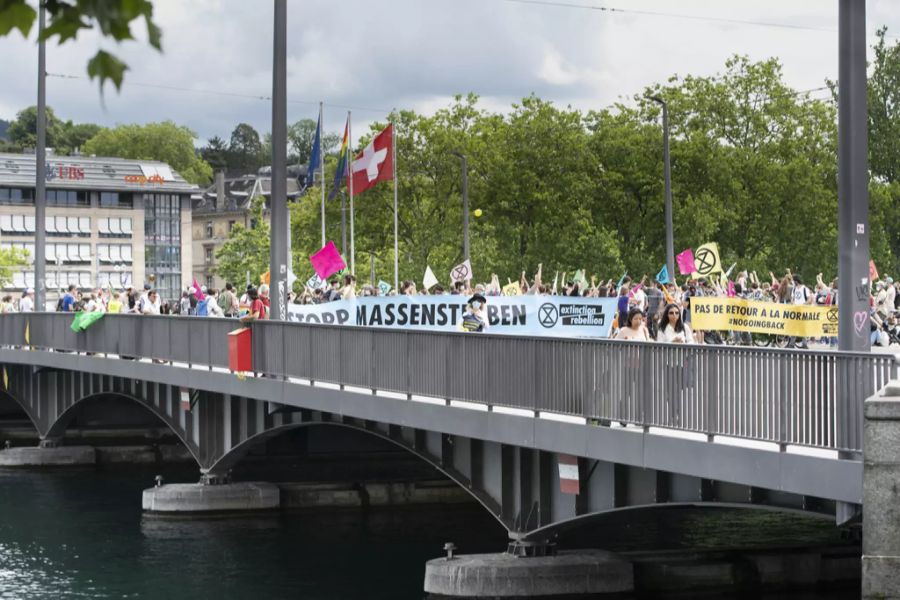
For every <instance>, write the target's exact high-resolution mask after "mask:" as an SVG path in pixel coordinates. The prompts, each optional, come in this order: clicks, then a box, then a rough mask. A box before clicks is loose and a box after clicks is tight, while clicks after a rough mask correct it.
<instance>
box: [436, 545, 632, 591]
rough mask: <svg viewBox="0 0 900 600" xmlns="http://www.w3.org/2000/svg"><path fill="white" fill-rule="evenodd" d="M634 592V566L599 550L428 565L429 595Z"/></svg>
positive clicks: (478, 557) (442, 560)
mask: <svg viewBox="0 0 900 600" xmlns="http://www.w3.org/2000/svg"><path fill="white" fill-rule="evenodd" d="M633 589H634V575H633V572H632V566H631V563H629V562H626V561H624V560H622V559H621V558H619V557H618V556H616V555H615V554H612V553H611V552H603V551H600V550H580V551H576V552H565V553H560V554H559V555H557V556H545V557H531V558H516V557H514V556H511V555H509V554H505V553H503V554H472V555H463V556H459V557H456V558H453V559H450V560H448V559H446V558H437V559H434V560H430V561H428V562H427V563H426V565H425V591H426V592H428V593H431V594H437V595H439V596H457V597H465V598H481V597H496V598H514V597H529V596H532V597H533V596H560V595H576V594H618V593H622V592H631V591H632V590H633Z"/></svg>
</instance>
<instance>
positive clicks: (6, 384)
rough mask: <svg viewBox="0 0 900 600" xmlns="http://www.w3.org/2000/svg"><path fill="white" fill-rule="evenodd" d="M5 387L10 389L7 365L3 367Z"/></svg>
mask: <svg viewBox="0 0 900 600" xmlns="http://www.w3.org/2000/svg"><path fill="white" fill-rule="evenodd" d="M3 389H4V390H9V375H7V373H6V367H3Z"/></svg>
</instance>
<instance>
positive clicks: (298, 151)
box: [287, 119, 341, 165]
mask: <svg viewBox="0 0 900 600" xmlns="http://www.w3.org/2000/svg"><path fill="white" fill-rule="evenodd" d="M316 124H317V123H316V121H315V120H313V119H300V120H299V121H297V122H296V123H293V124H292V125H290V126H289V127H288V132H287V139H288V147H289V148H290V152H291V158H292V159H293V162H296V163H299V164H301V165H305V164H309V155H310V153H311V152H312V147H313V142H314V141H315V139H316ZM340 143H341V137H340V136H339V135H337V134H336V133H325V134H323V135H322V151H323V152H324V153H325V154H328V153H330V152H331V151H333V150H334V149H335V148H337V145H338V144H340Z"/></svg>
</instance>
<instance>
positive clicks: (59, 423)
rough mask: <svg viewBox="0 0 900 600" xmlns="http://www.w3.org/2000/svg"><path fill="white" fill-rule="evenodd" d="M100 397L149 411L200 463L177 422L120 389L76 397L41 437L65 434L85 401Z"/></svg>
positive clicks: (198, 462) (198, 453)
mask: <svg viewBox="0 0 900 600" xmlns="http://www.w3.org/2000/svg"><path fill="white" fill-rule="evenodd" d="M100 398H118V399H122V400H126V401H128V402H130V403H131V404H132V405H135V406H138V407H140V408H142V409H144V411H146V412H149V413H150V414H152V415H153V416H154V417H156V419H157V420H159V421H160V422H161V423H163V424H165V425H166V427H168V429H169V430H170V431H171V432H172V433H173V434H174V435H175V437H177V438H178V440H179V441H180V442H181V443H182V444H184V446H185V447H186V448H187V450H188V452H190V454H191V457H193V459H194V460H195V461H196V462H197V464H198V465H199V464H201V463H200V459H199V456H200V451H199V448H198V447H197V445H196V444H194V443H193V442H192V441H191V440H190V439H188V438H187V436H186V435H185V431H184V429H182V428H181V427H180V426H179V425H178V423H176V422H175V421H174V420H173V419H172V418H171V417H169V415H166V414H164V413H162V412H160V411H159V410H158V408H157V407H156V406H154V405H152V404H150V403H148V402H146V401H144V400H142V399H140V398H138V397H136V396H133V395H131V394H128V393H125V392H121V391H99V392H95V393H92V394H88V395H86V396H82V397H81V398H78V399H77V400H76V401H75V402H73V403H71V404H70V405H68V406H67V407H66V409H65V410H64V411H63V412H62V413H60V414H59V415H58V416H57V417H56V419H55V420H54V421H53V422H52V423H51V424H50V426H49V427H48V428H47V432H46V434H44V435H43V436H42V437H46V438H61V437H63V435H64V434H65V431H66V428H67V427H68V426H69V424H70V423H71V422H72V419H73V418H74V417H75V416H76V414H77V411H78V410H79V409H80V408H82V407H83V406H84V405H85V404H86V403H87V402H91V401H93V400H98V399H100Z"/></svg>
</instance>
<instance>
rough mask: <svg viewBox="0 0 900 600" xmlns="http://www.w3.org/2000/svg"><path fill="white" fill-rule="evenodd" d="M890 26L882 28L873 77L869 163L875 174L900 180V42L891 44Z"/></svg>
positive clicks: (876, 45)
mask: <svg viewBox="0 0 900 600" xmlns="http://www.w3.org/2000/svg"><path fill="white" fill-rule="evenodd" d="M886 36H887V28H882V29H879V30H878V42H877V43H876V44H875V46H874V48H873V50H874V54H875V60H874V61H873V62H872V72H871V75H870V76H869V96H868V100H869V165H870V168H871V169H872V174H873V175H874V176H875V177H877V178H879V179H882V180H883V181H886V182H888V183H893V182H897V181H900V42H896V43H894V45H893V46H889V45H888V44H887V42H886V39H885V38H886Z"/></svg>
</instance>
